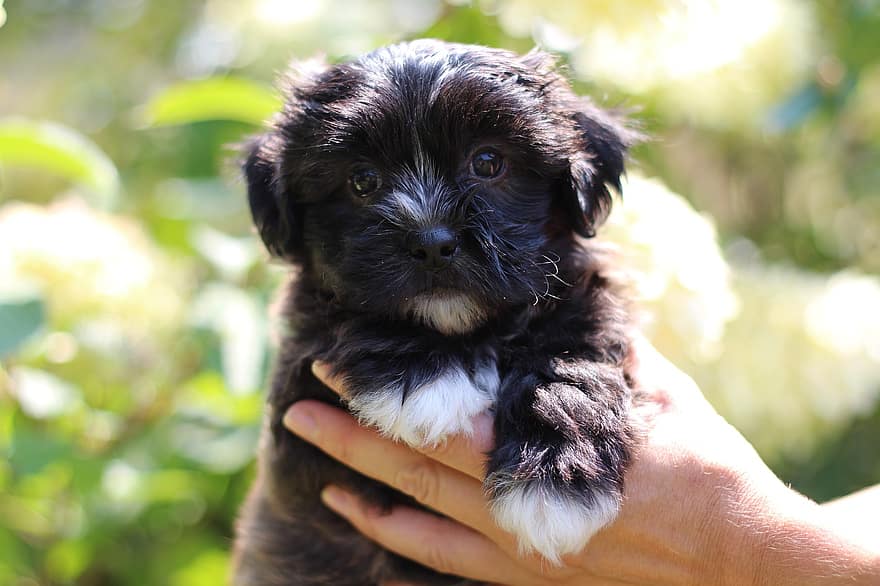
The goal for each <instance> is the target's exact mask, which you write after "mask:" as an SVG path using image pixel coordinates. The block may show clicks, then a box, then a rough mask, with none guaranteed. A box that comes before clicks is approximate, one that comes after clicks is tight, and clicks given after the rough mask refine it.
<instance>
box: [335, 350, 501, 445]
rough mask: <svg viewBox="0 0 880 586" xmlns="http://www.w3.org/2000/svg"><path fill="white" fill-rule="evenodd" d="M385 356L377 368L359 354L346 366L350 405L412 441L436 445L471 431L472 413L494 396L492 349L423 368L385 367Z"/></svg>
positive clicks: (395, 435)
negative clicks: (480, 353) (360, 357)
mask: <svg viewBox="0 0 880 586" xmlns="http://www.w3.org/2000/svg"><path fill="white" fill-rule="evenodd" d="M385 360H386V362H384V363H383V362H380V363H379V365H378V366H377V368H369V366H368V365H366V363H365V361H363V360H362V361H360V362H359V363H358V364H352V365H351V366H350V369H349V370H347V371H345V376H346V378H347V379H349V388H351V389H352V390H353V394H352V396H351V397H350V399H349V403H348V405H349V408H350V409H351V410H352V412H354V413H355V414H356V415H357V416H358V418H359V419H360V420H361V422H363V423H365V424H367V425H370V426H372V427H375V428H377V429H378V430H379V431H381V432H382V433H383V434H384V435H386V436H388V437H391V438H394V439H397V440H400V441H403V442H404V443H406V444H409V445H410V446H414V447H423V446H434V445H437V444H439V443H442V442H443V441H444V440H445V439H446V438H447V437H448V436H450V435H456V434H470V433H471V432H472V427H471V419H472V418H473V417H474V416H475V415H476V414H478V413H482V412H483V411H486V410H488V409H489V408H490V407H491V406H492V404H493V403H494V401H495V394H496V392H497V388H498V371H497V368H496V365H495V359H494V356H493V355H492V354H491V353H488V352H487V353H486V354H485V355H480V356H476V357H470V359H469V360H458V359H450V360H446V361H444V362H443V363H442V364H440V365H436V366H435V367H434V368H431V369H429V370H428V371H426V372H420V371H418V369H414V368H413V367H412V366H409V367H408V368H403V367H400V368H393V367H392V368H388V367H387V366H385V364H387V360H388V359H385ZM413 363H414V364H418V363H419V362H418V361H417V360H414V361H413ZM381 368H386V369H387V371H388V372H390V373H392V375H391V376H388V375H387V374H385V372H384V371H382V370H380V369H381ZM365 373H371V374H372V376H370V375H369V374H365ZM377 373H378V374H377ZM394 373H400V374H399V375H397V376H395V375H394Z"/></svg>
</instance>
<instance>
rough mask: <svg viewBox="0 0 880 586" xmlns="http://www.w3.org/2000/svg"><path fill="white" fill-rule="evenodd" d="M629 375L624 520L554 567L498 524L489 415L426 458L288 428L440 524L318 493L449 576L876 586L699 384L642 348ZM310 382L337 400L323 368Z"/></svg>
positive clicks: (303, 420)
mask: <svg viewBox="0 0 880 586" xmlns="http://www.w3.org/2000/svg"><path fill="white" fill-rule="evenodd" d="M635 363H636V367H635V371H634V377H635V379H636V380H637V381H638V383H639V385H640V387H641V389H640V390H641V392H642V393H644V395H645V397H646V399H647V400H646V401H645V402H644V403H643V404H642V406H641V407H640V408H639V411H640V415H641V416H643V417H644V418H645V420H646V421H647V422H648V425H647V427H646V436H645V438H644V442H643V446H642V447H641V449H640V450H639V451H638V452H637V454H636V457H635V458H634V461H633V463H632V465H631V467H630V469H629V470H628V472H627V476H626V485H625V489H624V503H623V506H622V508H621V511H620V515H619V516H618V518H617V519H616V520H615V521H614V522H613V523H612V524H611V525H609V526H608V527H606V528H605V529H603V530H602V531H600V532H599V533H598V534H597V535H596V536H595V537H594V538H593V539H592V540H591V541H590V543H589V545H588V547H587V548H586V549H585V550H584V551H582V552H580V553H578V554H572V555H570V556H567V557H566V558H564V560H563V562H564V563H563V565H562V566H552V565H550V564H548V563H547V562H546V560H543V559H542V558H540V557H537V556H525V557H523V556H520V555H519V554H518V551H517V546H516V540H515V538H514V537H513V536H512V535H510V534H507V533H505V532H504V531H502V530H501V529H499V528H498V527H497V526H496V525H495V524H494V522H493V521H492V518H491V516H490V514H489V509H488V505H487V500H486V497H485V495H484V493H483V490H482V485H481V482H482V480H483V466H484V459H485V458H484V454H485V453H486V452H487V451H488V450H489V449H491V446H492V421H491V417H490V416H489V415H486V414H484V415H480V416H478V417H477V418H476V420H475V421H474V433H473V435H472V436H470V437H455V438H451V439H450V440H448V441H447V442H446V443H445V444H443V445H441V446H438V447H437V448H433V449H425V450H422V451H421V452H417V451H415V450H413V449H411V448H408V447H406V446H403V445H401V444H397V443H394V442H392V441H391V440H388V439H386V438H383V437H380V436H379V435H378V434H376V433H375V432H373V431H371V430H369V429H365V428H362V427H360V426H359V425H358V424H357V422H356V420H355V419H354V418H352V416H351V415H349V414H348V413H345V412H344V411H341V410H338V409H334V408H333V407H329V406H327V405H324V404H321V403H316V402H310V401H303V402H300V403H297V404H296V405H294V406H293V407H291V409H290V411H289V412H288V415H287V417H286V419H285V421H286V423H287V425H288V427H290V428H291V429H292V430H293V431H294V432H295V433H298V434H300V435H301V436H302V437H303V438H304V439H306V440H308V441H311V442H313V443H315V444H316V445H317V446H318V447H320V448H321V449H323V450H324V451H326V452H327V453H328V454H329V455H331V456H332V457H334V458H336V459H338V460H340V461H341V462H343V463H344V464H346V465H347V466H349V467H351V468H353V469H355V470H358V471H359V472H361V473H363V474H365V475H367V476H370V477H372V478H375V479H377V480H379V481H381V482H384V483H386V484H388V485H390V486H393V487H395V488H397V489H398V490H400V491H402V492H404V493H406V494H409V495H411V496H412V497H414V498H415V499H416V500H417V501H419V502H421V503H422V504H424V505H425V506H427V507H429V508H430V509H432V510H435V511H437V512H439V513H442V514H443V515H444V516H445V517H439V516H436V515H432V514H430V513H426V512H424V511H418V510H415V509H412V508H408V507H397V508H395V509H394V510H393V511H392V512H391V513H390V514H383V513H381V512H380V511H377V510H374V509H372V508H371V507H369V506H367V505H365V504H364V503H362V502H361V501H359V500H358V499H357V497H356V496H354V495H352V494H350V493H347V492H345V491H343V490H342V489H340V488H339V487H327V489H326V490H325V492H324V493H323V496H324V500H325V503H326V504H327V506H329V507H330V508H332V509H333V510H335V511H336V512H337V513H339V514H341V515H342V516H344V517H345V518H346V519H348V520H349V521H350V522H351V523H352V524H353V525H354V526H355V527H357V528H358V529H359V530H360V531H361V532H362V533H364V534H365V535H366V536H367V537H369V538H371V539H373V540H375V541H377V542H379V543H380V544H381V545H383V546H384V547H386V548H387V549H390V550H392V551H395V552H397V553H399V554H400V555H403V556H405V557H409V558H411V559H414V560H416V561H418V562H420V563H422V564H424V565H427V566H429V567H433V568H435V569H437V570H438V571H441V572H444V573H451V574H456V575H460V576H464V577H468V578H472V579H476V580H481V581H488V582H492V583H495V584H505V585H509V586H519V585H548V586H549V585H554V584H571V585H574V584H577V585H594V584H595V585H606V584H607V585H611V584H652V585H657V584H661V585H662V584H669V585H676V584H693V583H697V584H811V583H816V584H832V583H836V582H833V581H829V580H832V579H834V578H835V577H841V578H842V579H841V583H843V582H844V580H846V581H845V583H847V584H853V583H856V584H858V583H860V582H859V580H860V579H864V580H865V581H864V582H863V583H865V584H868V583H874V582H872V581H873V580H875V579H876V578H877V577H878V576H880V569H877V560H876V557H873V556H872V555H871V554H870V553H869V552H867V550H865V549H864V548H859V547H857V546H854V545H853V544H850V543H848V542H846V541H845V540H843V539H842V538H840V537H839V536H838V535H836V534H835V533H834V532H832V531H829V529H828V524H826V523H823V521H824V518H823V516H822V515H821V514H820V512H819V507H818V506H817V505H815V503H812V502H811V501H809V500H807V499H805V498H803V497H801V496H800V495H797V494H796V493H794V492H793V491H791V490H789V489H788V488H787V487H785V485H783V484H782V483H781V482H780V481H779V480H778V479H777V478H776V477H775V476H774V475H773V473H772V472H771V471H770V470H769V469H768V468H767V467H766V465H765V464H764V463H763V462H762V461H761V459H760V457H759V456H758V455H757V454H756V453H755V451H754V450H753V449H752V447H751V446H750V445H749V444H748V442H747V441H746V440H745V439H744V438H743V437H742V436H741V435H740V434H739V433H738V432H737V431H736V430H735V429H733V428H732V427H731V426H730V425H729V424H727V422H726V421H724V420H723V419H722V418H721V417H720V416H719V415H718V414H717V413H716V412H715V411H714V410H713V409H712V407H711V406H710V405H709V404H708V402H707V401H706V400H705V399H704V398H703V396H702V395H701V394H700V392H699V389H698V388H697V387H696V385H695V384H694V383H693V381H691V380H690V379H689V378H688V377H687V376H685V375H684V374H682V373H681V372H680V371H678V370H677V369H676V368H675V367H674V366H672V365H671V364H670V363H669V362H667V361H666V360H665V359H664V358H663V357H662V356H660V355H659V354H658V353H657V352H656V350H654V349H653V348H652V347H651V346H650V345H649V344H647V343H646V342H644V341H641V340H639V341H636V344H635ZM315 372H316V375H318V376H319V377H320V378H321V379H322V380H324V381H325V382H326V383H327V384H328V386H330V387H331V388H333V389H334V390H336V391H337V392H340V393H341V394H343V395H345V389H344V387H343V386H342V385H341V384H340V383H339V381H334V380H331V379H329V378H328V377H327V370H326V369H322V368H320V367H318V368H316V369H315ZM847 560H850V562H851V563H847ZM872 564H873V565H872ZM875 571H877V572H878V573H877V574H875V573H873V572H875Z"/></svg>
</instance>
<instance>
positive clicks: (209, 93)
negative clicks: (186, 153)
mask: <svg viewBox="0 0 880 586" xmlns="http://www.w3.org/2000/svg"><path fill="white" fill-rule="evenodd" d="M280 107H281V100H280V98H279V97H278V95H277V94H276V93H275V92H273V91H271V90H270V89H269V88H267V87H265V86H263V85H260V84H257V83H254V82H252V81H248V80H246V79H240V78H233V77H223V78H211V79H202V80H196V81H184V82H180V83H177V84H174V85H172V86H170V87H168V88H165V90H163V91H162V92H161V93H160V94H159V95H157V96H155V97H153V98H152V99H151V100H150V101H149V102H147V104H146V105H145V106H144V108H143V110H142V111H141V122H142V124H143V125H144V126H165V125H173V124H189V123H192V122H201V121H204V120H232V121H238V122H244V123H246V124H254V125H261V124H263V123H264V122H265V121H266V120H268V119H269V117H270V116H272V114H274V113H275V112H277V111H278V109H279V108H280Z"/></svg>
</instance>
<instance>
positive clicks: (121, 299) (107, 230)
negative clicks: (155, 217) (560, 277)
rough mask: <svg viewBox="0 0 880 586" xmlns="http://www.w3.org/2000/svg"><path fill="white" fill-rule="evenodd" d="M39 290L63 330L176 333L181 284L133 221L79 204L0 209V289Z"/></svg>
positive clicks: (13, 205) (18, 205)
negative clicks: (105, 323) (96, 324)
mask: <svg viewBox="0 0 880 586" xmlns="http://www.w3.org/2000/svg"><path fill="white" fill-rule="evenodd" d="M23 284H30V285H32V286H36V287H37V288H38V289H40V290H41V291H42V293H43V295H44V297H45V300H46V302H47V305H48V309H49V314H50V321H51V322H52V323H53V325H55V326H60V327H62V328H64V327H69V326H72V325H73V324H77V323H80V322H83V321H88V320H90V319H101V320H113V321H115V322H116V323H117V324H119V325H120V326H121V327H122V328H123V329H124V330H127V331H129V332H156V331H165V330H169V329H175V328H176V327H177V326H178V324H179V323H180V320H181V314H182V311H183V303H182V291H185V290H186V289H187V284H186V281H185V280H184V279H183V278H182V277H181V275H180V273H179V272H178V271H176V270H174V268H173V267H172V266H171V265H170V261H169V260H168V259H167V258H166V257H165V256H164V255H162V254H161V252H160V251H159V250H158V249H157V248H156V247H155V246H154V245H153V244H152V243H151V242H150V241H149V239H148V238H147V237H146V235H145V234H144V233H143V231H142V230H141V229H140V227H139V226H137V224H135V223H134V222H133V221H131V220H128V219H126V218H123V217H120V216H112V215H109V214H105V213H101V212H97V211H95V210H93V209H90V208H89V207H88V206H87V205H86V204H85V203H83V202H82V201H80V200H78V199H66V200H63V201H60V202H58V203H55V204H52V205H49V206H47V207H43V206H37V205H32V204H25V203H20V202H11V203H8V204H6V205H4V206H3V207H2V208H0V286H3V287H15V286H21V285H23Z"/></svg>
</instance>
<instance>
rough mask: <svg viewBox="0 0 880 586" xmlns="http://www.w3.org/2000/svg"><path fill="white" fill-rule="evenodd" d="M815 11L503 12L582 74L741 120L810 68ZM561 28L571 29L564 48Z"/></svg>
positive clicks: (685, 0) (557, 0) (647, 5)
mask: <svg viewBox="0 0 880 586" xmlns="http://www.w3.org/2000/svg"><path fill="white" fill-rule="evenodd" d="M811 16H812V15H811V14H810V9H809V6H808V5H807V4H806V3H803V2H797V1H795V0H638V1H636V2H625V3H624V2H613V1H612V0H604V1H599V2H565V1H563V0H553V1H549V2H548V1H546V0H542V1H540V2H539V1H537V0H502V1H501V2H500V14H499V19H500V21H501V23H502V24H503V25H504V26H505V27H506V28H507V30H508V31H510V32H512V33H515V34H529V33H532V34H533V35H534V36H535V37H536V38H537V40H538V41H539V42H543V43H544V44H545V45H546V46H548V47H549V48H550V49H555V50H566V51H570V52H571V60H572V65H573V67H574V70H575V73H576V74H577V76H579V77H581V78H583V79H586V80H590V81H594V82H596V83H599V84H605V85H610V86H616V87H617V88H619V89H621V90H623V91H625V92H628V93H631V94H646V93H653V94H655V95H656V97H657V98H658V99H659V104H660V106H661V107H663V108H664V109H665V110H667V111H668V112H669V113H670V114H673V115H675V116H677V117H682V118H687V119H694V118H696V119H698V120H699V121H701V122H703V123H706V124H709V125H712V126H717V125H723V126H736V125H740V124H742V123H743V122H744V121H750V120H755V119H756V114H760V113H763V112H764V110H765V109H766V108H767V107H769V106H770V105H772V104H774V103H775V102H776V101H778V100H779V99H780V98H781V97H783V96H784V95H785V93H786V92H788V91H789V90H790V88H791V87H792V85H793V84H794V83H795V82H796V81H797V80H799V79H801V78H802V77H803V76H804V75H805V74H806V72H807V70H808V67H809V65H810V63H811V61H812V57H813V56H814V53H815V50H814V48H813V47H812V39H813V35H812V33H813V31H812V29H811V27H812V24H811V23H812V18H811ZM547 24H550V25H552V26H550V27H549V28H548V27H547V26H546V25H547ZM556 30H559V31H563V32H565V33H567V35H565V36H563V37H562V39H563V42H562V44H561V45H560V44H559V43H557V42H556V39H557V38H559V35H555V34H553V32H554V31H556ZM548 31H549V33H550V34H549V35H548V34H547V33H548ZM569 35H570V36H573V37H575V38H578V39H579V40H580V43H579V44H577V45H574V44H573V43H572V42H570V40H568V38H569V37H568V36H569Z"/></svg>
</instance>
